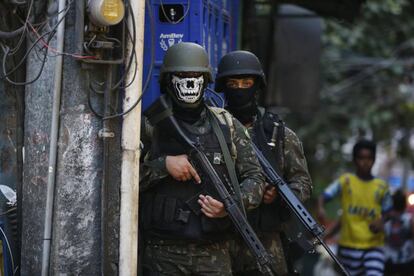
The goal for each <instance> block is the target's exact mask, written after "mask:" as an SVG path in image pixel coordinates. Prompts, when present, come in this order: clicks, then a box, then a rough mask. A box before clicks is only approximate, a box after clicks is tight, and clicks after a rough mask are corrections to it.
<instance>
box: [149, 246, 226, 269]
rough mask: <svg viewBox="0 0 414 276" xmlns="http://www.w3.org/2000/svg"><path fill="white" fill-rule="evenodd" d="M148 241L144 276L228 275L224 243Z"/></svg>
mask: <svg viewBox="0 0 414 276" xmlns="http://www.w3.org/2000/svg"><path fill="white" fill-rule="evenodd" d="M171 242H172V241H169V242H164V241H162V240H161V241H156V242H148V243H147V245H146V247H145V251H144V257H143V267H144V276H167V275H168V276H173V275H211V276H213V275H217V276H218V275H223V276H227V275H232V272H231V262H230V253H229V243H228V242H217V243H209V244H197V243H179V244H173V243H171Z"/></svg>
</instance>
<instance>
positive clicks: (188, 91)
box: [167, 74, 205, 122]
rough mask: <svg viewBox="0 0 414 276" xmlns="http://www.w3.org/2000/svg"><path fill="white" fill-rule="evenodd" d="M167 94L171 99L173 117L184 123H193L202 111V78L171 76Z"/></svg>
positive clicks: (203, 87)
mask: <svg viewBox="0 0 414 276" xmlns="http://www.w3.org/2000/svg"><path fill="white" fill-rule="evenodd" d="M170 80H171V82H170V84H169V85H168V89H167V90H168V92H169V94H170V96H171V97H172V98H173V110H174V115H175V116H176V117H177V118H179V119H181V120H184V121H188V122H194V121H196V120H198V119H199V118H200V113H201V111H202V110H203V109H204V104H203V95H204V89H205V85H204V76H203V75H200V76H197V77H187V76H185V77H183V76H178V75H174V74H173V75H171V79H170Z"/></svg>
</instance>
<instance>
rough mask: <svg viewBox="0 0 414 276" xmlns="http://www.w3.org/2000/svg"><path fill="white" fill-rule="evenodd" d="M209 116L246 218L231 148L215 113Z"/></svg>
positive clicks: (210, 113)
mask: <svg viewBox="0 0 414 276" xmlns="http://www.w3.org/2000/svg"><path fill="white" fill-rule="evenodd" d="M208 110H209V109H208ZM208 114H209V118H210V122H211V125H212V127H213V131H214V134H215V135H216V137H217V140H218V141H219V144H220V148H221V151H222V152H223V155H224V162H225V163H226V168H227V171H228V173H229V176H230V181H231V184H232V186H233V189H234V191H235V193H236V196H237V198H238V200H239V202H240V207H241V209H242V212H243V214H244V215H245V216H246V213H245V210H244V206H243V200H242V196H241V191H240V185H239V181H238V179H237V175H236V170H235V165H234V162H233V160H232V158H231V155H230V151H229V148H228V147H227V143H226V140H225V138H224V134H223V131H222V130H221V128H220V126H219V124H218V122H217V118H216V116H215V115H214V114H213V112H211V111H210V110H209V112H208Z"/></svg>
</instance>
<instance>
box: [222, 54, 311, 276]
mask: <svg viewBox="0 0 414 276" xmlns="http://www.w3.org/2000/svg"><path fill="white" fill-rule="evenodd" d="M265 87H266V79H265V75H264V72H263V70H262V65H261V63H260V61H259V59H258V58H257V57H256V56H255V55H254V54H253V53H251V52H248V51H234V52H230V53H228V54H226V55H225V56H223V57H222V59H221V60H220V63H219V65H218V72H217V75H216V83H215V90H216V91H217V92H223V93H224V94H225V96H226V99H227V108H226V109H227V110H228V111H230V112H231V113H232V114H233V116H235V117H236V118H237V119H238V120H239V121H240V122H241V123H242V124H243V125H244V126H245V127H246V128H247V130H248V131H249V133H250V136H251V137H252V140H253V142H254V143H255V144H256V146H257V147H258V148H259V149H260V150H261V151H262V153H263V154H264V155H265V157H266V158H267V159H268V161H269V162H270V163H271V164H272V166H273V168H274V169H275V170H276V172H277V173H278V174H279V175H280V176H281V177H282V178H283V179H284V180H285V181H286V183H287V184H288V185H289V187H290V188H291V189H292V191H293V192H294V193H295V194H296V196H297V197H298V198H299V199H300V200H301V201H302V202H304V201H306V200H307V199H309V197H310V195H311V192H312V181H311V178H310V175H309V172H308V168H307V164H306V159H305V155H304V152H303V148H302V143H301V142H300V140H299V138H298V137H297V135H296V134H295V133H294V132H293V131H292V130H291V129H289V128H287V127H286V126H285V124H284V122H283V121H282V120H281V119H280V118H279V116H278V115H277V114H274V113H272V112H269V111H265V110H264V108H261V107H259V106H258V104H257V98H258V96H259V94H261V93H263V92H264V89H265ZM286 208H287V207H286V204H284V203H283V202H281V198H280V196H278V195H277V190H276V188H275V187H273V186H271V185H267V186H266V190H265V193H264V196H263V202H262V204H261V205H260V206H259V208H257V209H255V210H252V211H251V212H249V213H248V219H249V222H250V224H251V225H252V226H253V227H254V228H255V230H256V232H257V233H258V235H259V238H260V239H261V241H262V242H263V245H264V246H265V248H266V249H267V250H268V252H269V253H271V254H272V255H273V257H274V259H275V261H276V266H277V268H278V271H277V274H278V275H288V274H289V273H290V272H291V271H289V270H288V261H287V252H286V250H284V245H283V244H282V239H281V237H282V235H283V234H282V232H283V230H284V228H286V222H287V220H288V216H289V214H288V212H289V211H288V210H287V209H286ZM290 231H291V230H290ZM232 252H234V253H233V255H234V256H233V267H234V271H235V275H249V276H250V275H261V273H260V272H259V271H258V268H257V264H256V260H255V259H254V258H253V257H252V256H251V254H250V252H249V251H248V250H247V248H246V247H245V246H244V245H243V244H241V243H237V242H235V243H234V248H233V250H232Z"/></svg>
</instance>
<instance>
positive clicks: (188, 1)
mask: <svg viewBox="0 0 414 276" xmlns="http://www.w3.org/2000/svg"><path fill="white" fill-rule="evenodd" d="M160 6H161V11H162V13H163V15H164V17H165V19H167V21H168V23H170V24H174V25H175V24H178V23H181V21H183V20H184V18H185V17H186V16H187V14H188V12H189V11H190V0H187V9H186V10H185V12H184V14H183V16H181V18H180V19H178V20H177V21H171V20H170V18H169V17H168V15H167V13H166V12H165V9H164V3H163V2H162V0H160Z"/></svg>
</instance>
